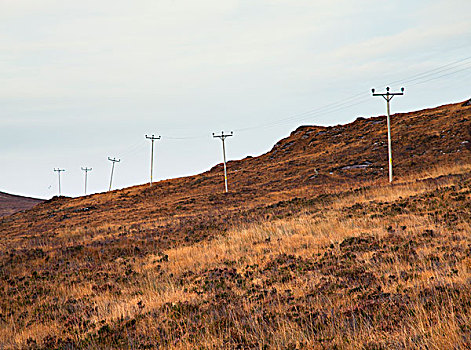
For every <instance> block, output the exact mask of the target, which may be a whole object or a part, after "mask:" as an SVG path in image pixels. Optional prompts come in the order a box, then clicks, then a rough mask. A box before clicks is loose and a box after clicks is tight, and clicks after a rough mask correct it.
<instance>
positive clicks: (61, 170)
mask: <svg viewBox="0 0 471 350" xmlns="http://www.w3.org/2000/svg"><path fill="white" fill-rule="evenodd" d="M54 171H56V172H57V175H58V177H59V196H60V195H61V172H63V171H65V169H60V168H57V169H56V168H54Z"/></svg>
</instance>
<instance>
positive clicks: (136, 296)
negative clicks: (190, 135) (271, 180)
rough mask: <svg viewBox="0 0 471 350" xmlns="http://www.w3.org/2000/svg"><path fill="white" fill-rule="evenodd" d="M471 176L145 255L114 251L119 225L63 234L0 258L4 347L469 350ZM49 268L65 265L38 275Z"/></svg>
mask: <svg viewBox="0 0 471 350" xmlns="http://www.w3.org/2000/svg"><path fill="white" fill-rule="evenodd" d="M469 170H470V167H469V166H459V167H453V168H441V169H438V168H437V169H434V170H433V171H430V172H429V173H428V174H425V175H424V176H421V179H427V178H432V179H437V178H438V177H440V176H442V177H443V176H447V177H446V178H442V179H440V181H415V180H414V181H411V179H408V178H402V179H401V181H400V182H399V183H398V184H396V185H394V186H390V185H370V186H366V187H363V188H361V189H359V190H356V191H346V192H341V191H338V192H337V193H336V194H335V193H331V195H332V196H333V199H332V200H330V201H329V202H328V203H327V204H326V205H324V206H318V205H315V206H309V205H307V206H305V207H302V208H300V210H299V213H298V214H296V215H291V213H290V215H291V216H289V217H284V218H281V219H271V220H268V221H262V222H256V223H251V224H245V225H243V226H240V227H235V228H233V229H231V230H229V231H228V232H226V233H225V234H224V235H221V236H219V237H217V238H215V239H212V240H206V241H202V242H197V243H191V244H188V245H185V246H177V247H173V248H169V249H166V250H163V251H153V252H151V253H146V254H140V253H139V251H137V253H136V251H133V250H130V251H129V252H128V251H127V253H125V254H124V255H119V256H118V255H109V254H110V253H109V251H108V248H107V246H106V242H108V241H109V242H111V241H112V240H118V239H119V238H120V237H121V236H122V232H123V228H122V227H120V225H106V224H105V225H102V226H100V227H95V228H93V229H84V228H81V227H76V228H70V229H64V230H63V231H61V232H60V233H59V234H58V235H57V236H56V239H57V242H60V243H57V244H55V245H48V244H47V242H42V243H41V244H38V245H37V246H35V247H34V248H41V249H42V252H43V253H41V254H39V255H38V256H37V257H34V256H33V257H29V258H25V257H23V258H22V259H24V261H16V263H15V261H13V260H12V261H11V263H7V262H5V261H6V260H3V261H4V262H3V266H4V267H8V275H3V279H2V281H3V282H2V283H3V284H2V292H3V293H4V295H8V297H7V298H5V299H3V300H2V302H1V304H0V314H1V315H0V316H1V317H0V347H2V348H6V349H18V348H27V347H30V348H34V347H38V348H67V347H69V348H77V347H88V348H103V349H108V348H130V349H133V348H145V347H146V346H150V347H157V346H162V347H165V348H174V349H195V348H204V349H221V348H235V347H237V346H241V347H242V348H259V349H264V348H273V349H301V348H302V349H321V348H335V347H337V348H344V349H359V348H365V349H381V348H385V349H386V348H387V349H390V348H396V349H402V348H407V349H409V348H410V349H425V348H427V349H447V348H466V347H467V346H470V344H471V343H470V339H471V338H470V336H471V333H470V330H471V329H470V325H471V323H470V317H469V315H470V311H471V306H470V305H471V298H470V290H469V281H470V280H471V258H470V257H469V247H470V245H471V240H470V233H471V227H470V222H469V212H468V213H466V212H463V211H462V208H470V206H469V203H470V197H469V193H470V190H471V188H470V184H471V182H470V178H469ZM450 175H454V176H450ZM456 175H461V176H456ZM463 193H464V197H459V198H460V199H459V200H456V201H452V200H451V198H455V197H456V196H459V195H460V194H463ZM457 198H458V197H457ZM401 203H405V204H401ZM399 204H400V205H399ZM401 205H402V206H401ZM320 208H321V209H320ZM398 208H399V209H398ZM401 208H402V209H401ZM403 209H404V210H403ZM394 210H396V211H394ZM436 213H438V214H436ZM450 213H458V214H457V216H456V218H453V220H451V219H449V217H450V216H449V214H450ZM378 214H381V215H378ZM383 214H384V215H383ZM155 227H157V225H156V224H155V223H149V224H148V227H147V228H152V229H155ZM426 233H429V236H427V235H426ZM355 238H357V240H355ZM12 239H14V240H15V242H16V240H18V243H15V246H16V247H17V249H30V250H31V249H32V246H31V245H32V243H31V241H28V239H27V238H25V237H23V238H18V237H14V238H12ZM361 239H364V240H365V241H361ZM34 242H36V241H34ZM87 244H90V246H89V247H87ZM126 244H130V245H132V244H133V243H132V239H131V240H128V241H126ZM58 246H60V247H63V249H65V250H61V251H59V250H58V248H57V247H58ZM78 246H80V247H82V248H77V249H76V250H73V249H75V248H76V247H78ZM5 247H6V246H3V247H2V249H5ZM119 247H123V246H122V245H120V246H119ZM72 248H73V249H72ZM128 248H129V247H126V249H128ZM61 249H62V248H61ZM67 249H69V250H67ZM70 249H72V250H70ZM120 249H121V248H120ZM122 249H124V247H123V248H122ZM467 254H468V255H467ZM6 258H7V256H6V255H4V259H6ZM51 261H54V262H58V263H60V264H64V263H67V266H70V268H67V269H63V268H62V267H60V268H59V270H57V271H51V272H50V275H52V278H49V277H42V276H50V275H45V274H44V269H43V268H42V266H43V265H44V264H49V263H50V262H51ZM25 262H27V265H25ZM49 266H52V265H49ZM57 266H59V265H57ZM61 266H62V265H61ZM33 271H39V273H38V274H37V275H32V273H33ZM329 271H330V272H329ZM38 276H39V277H38ZM122 276H127V277H126V278H124V279H123V278H122ZM239 279H241V281H238V280H239ZM24 281H28V285H25V284H24ZM15 288H16V289H15ZM32 290H35V291H36V292H35V293H36V296H35V297H32V293H31V292H32ZM13 309H16V310H13ZM41 310H42V313H43V314H42V315H39V314H38V312H39V313H41ZM21 315H23V316H21ZM40 316H41V317H40ZM83 322H86V324H87V325H86V326H85V325H83V324H82V323H83Z"/></svg>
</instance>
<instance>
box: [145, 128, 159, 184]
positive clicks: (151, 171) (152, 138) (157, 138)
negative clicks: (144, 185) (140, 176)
mask: <svg viewBox="0 0 471 350" xmlns="http://www.w3.org/2000/svg"><path fill="white" fill-rule="evenodd" d="M146 139H148V140H151V143H152V145H151V151H150V186H152V174H153V172H154V141H155V140H160V136H157V137H154V135H152V136H147V135H146Z"/></svg>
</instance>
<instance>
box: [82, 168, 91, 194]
mask: <svg viewBox="0 0 471 350" xmlns="http://www.w3.org/2000/svg"><path fill="white" fill-rule="evenodd" d="M82 170H83V171H85V192H84V193H85V195H87V177H88V172H89V171H92V168H87V167H85V168H82Z"/></svg>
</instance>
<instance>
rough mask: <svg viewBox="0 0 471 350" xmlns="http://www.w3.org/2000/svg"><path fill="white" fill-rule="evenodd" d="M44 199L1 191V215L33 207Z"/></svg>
mask: <svg viewBox="0 0 471 350" xmlns="http://www.w3.org/2000/svg"><path fill="white" fill-rule="evenodd" d="M42 202H43V200H41V199H36V198H29V197H23V196H16V195H13V194H8V193H5V192H0V217H2V216H7V215H11V214H14V213H17V212H19V211H22V210H27V209H31V208H32V207H34V206H35V205H36V204H39V203H42Z"/></svg>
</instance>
